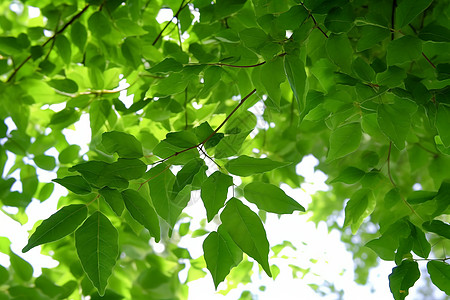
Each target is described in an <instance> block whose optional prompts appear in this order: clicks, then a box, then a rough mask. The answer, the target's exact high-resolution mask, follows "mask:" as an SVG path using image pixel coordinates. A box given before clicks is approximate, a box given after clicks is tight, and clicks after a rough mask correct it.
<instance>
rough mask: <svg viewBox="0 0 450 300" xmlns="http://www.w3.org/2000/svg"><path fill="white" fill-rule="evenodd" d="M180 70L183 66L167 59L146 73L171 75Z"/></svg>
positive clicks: (171, 59)
mask: <svg viewBox="0 0 450 300" xmlns="http://www.w3.org/2000/svg"><path fill="white" fill-rule="evenodd" d="M182 69H183V65H182V64H181V63H179V62H178V61H176V60H175V59H173V58H170V57H169V58H166V59H164V60H163V61H161V62H159V63H157V64H156V65H154V66H153V67H151V68H150V69H148V71H149V72H151V73H172V72H179V71H181V70H182Z"/></svg>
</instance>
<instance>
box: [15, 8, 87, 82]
mask: <svg viewBox="0 0 450 300" xmlns="http://www.w3.org/2000/svg"><path fill="white" fill-rule="evenodd" d="M88 8H89V4H88V5H86V6H85V7H84V8H83V10H81V11H80V12H79V13H77V14H76V15H75V16H73V17H72V19H70V20H69V22H67V23H66V24H65V25H64V26H63V27H62V28H61V29H60V30H58V31H57V32H55V34H53V36H51V37H50V38H49V39H48V40H46V41H45V42H44V43H43V44H42V45H41V47H45V46H46V45H47V44H48V43H49V42H51V41H53V40H54V39H55V38H56V36H58V35H59V34H61V33H63V32H64V30H66V28H67V27H69V26H70V25H71V24H72V23H73V22H75V20H76V19H78V18H79V17H81V15H82V14H84V13H85V12H86V10H87V9H88ZM30 59H31V54H30V55H29V56H28V57H27V58H25V60H24V61H23V62H22V63H21V64H20V65H19V66H18V67H17V68H15V69H14V71H13V72H12V74H11V75H10V76H9V78H8V79H7V80H6V82H10V81H11V80H12V79H13V78H14V77H15V76H16V74H17V72H19V70H20V69H21V68H22V67H23V66H24V65H25V63H26V62H27V61H29V60H30Z"/></svg>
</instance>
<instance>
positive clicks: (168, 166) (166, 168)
mask: <svg viewBox="0 0 450 300" xmlns="http://www.w3.org/2000/svg"><path fill="white" fill-rule="evenodd" d="M170 166H171V165H167V167H165V168H164V170H162V171H161V172H159V173H158V174H156V175H154V176H152V177H150V178H149V179H147V180H146V181H144V182H143V183H141V184H140V185H139V188H138V189H137V190H138V191H139V190H140V189H141V187H142V186H143V185H144V184H146V183H147V182H149V181H150V180H152V179H155V178H156V177H158V176H159V175H161V174H162V173H164V172H165V171H167V170H168V169H169V168H170Z"/></svg>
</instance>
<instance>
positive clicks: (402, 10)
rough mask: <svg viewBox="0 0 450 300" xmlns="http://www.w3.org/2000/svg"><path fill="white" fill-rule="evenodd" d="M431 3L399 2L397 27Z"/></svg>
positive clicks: (404, 0) (396, 19)
mask: <svg viewBox="0 0 450 300" xmlns="http://www.w3.org/2000/svg"><path fill="white" fill-rule="evenodd" d="M431 2H433V0H418V1H415V2H414V5H411V3H410V2H409V1H408V0H403V1H399V2H398V6H397V8H396V10H395V22H396V25H397V26H398V27H403V26H405V25H408V24H409V23H410V22H411V21H412V20H414V18H415V17H417V16H418V15H419V14H420V13H421V12H423V11H424V10H425V9H426V8H427V7H428V6H430V4H431ZM396 300H397V299H396Z"/></svg>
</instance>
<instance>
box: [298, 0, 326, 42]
mask: <svg viewBox="0 0 450 300" xmlns="http://www.w3.org/2000/svg"><path fill="white" fill-rule="evenodd" d="M300 4H301V5H302V6H303V7H304V8H305V9H306V10H307V11H308V14H309V17H311V20H312V21H313V22H314V27H315V28H317V29H319V30H320V32H322V34H323V35H324V36H325V37H326V38H328V35H327V34H326V33H325V31H323V30H322V28H320V26H319V24H318V23H317V21H316V18H314V16H313V14H312V12H311V11H310V10H309V8H307V7H306V6H305V4H304V3H303V2H300Z"/></svg>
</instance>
